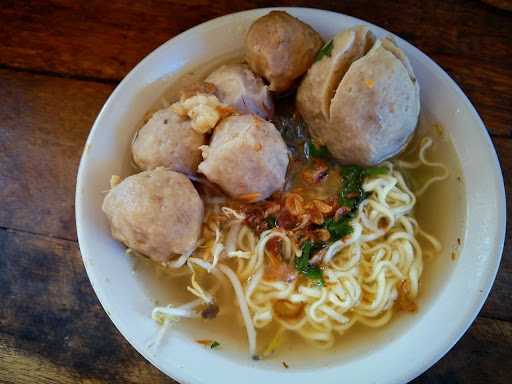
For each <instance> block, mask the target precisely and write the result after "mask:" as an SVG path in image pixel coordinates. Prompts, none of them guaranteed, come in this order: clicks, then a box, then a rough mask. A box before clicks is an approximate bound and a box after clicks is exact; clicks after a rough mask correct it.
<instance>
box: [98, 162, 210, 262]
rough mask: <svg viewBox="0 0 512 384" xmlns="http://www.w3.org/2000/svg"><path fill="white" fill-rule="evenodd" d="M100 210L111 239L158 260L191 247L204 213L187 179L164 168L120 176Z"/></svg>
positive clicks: (160, 260)
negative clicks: (118, 181)
mask: <svg viewBox="0 0 512 384" xmlns="http://www.w3.org/2000/svg"><path fill="white" fill-rule="evenodd" d="M103 211H104V212H105V214H106V215H107V217H108V219H109V221H110V228H111V230H112V236H113V237H114V238H115V239H117V240H119V241H121V242H123V243H124V244H125V245H126V246H127V247H129V248H132V249H134V250H135V251H138V252H140V253H142V254H144V255H146V256H148V257H149V258H151V259H153V260H155V261H159V262H163V261H168V260H169V259H170V258H171V257H173V256H174V255H176V254H182V253H184V252H186V251H188V250H191V249H192V248H193V247H194V246H195V244H196V242H197V240H198V238H199V235H200V233H201V226H202V222H203V214H204V208H203V202H202V201H201V198H200V197H199V194H198V193H197V191H196V189H195V188H194V186H193V185H192V183H191V182H190V180H189V179H188V178H187V177H186V176H184V175H182V174H181V173H177V172H173V171H171V170H168V169H165V168H157V169H154V170H151V171H144V172H141V173H138V174H136V175H133V176H130V177H127V178H126V179H124V180H123V181H122V182H121V183H119V184H118V185H116V186H115V187H113V188H112V189H111V190H110V192H109V193H108V194H107V196H106V197H105V200H104V201H103Z"/></svg>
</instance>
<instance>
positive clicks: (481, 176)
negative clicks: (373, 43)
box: [76, 8, 505, 383]
mask: <svg viewBox="0 0 512 384" xmlns="http://www.w3.org/2000/svg"><path fill="white" fill-rule="evenodd" d="M286 10H287V11H288V12H290V13H291V14H294V15H295V16H297V17H299V18H300V19H302V20H304V21H305V22H307V23H309V24H311V25H312V26H313V27H314V28H315V29H316V30H317V31H319V32H320V33H321V34H322V36H323V37H324V38H326V39H327V38H330V37H332V36H333V35H334V34H335V33H336V32H338V31H339V30H341V29H344V28H346V27H349V26H352V25H355V24H359V23H364V22H362V21H360V20H357V19H354V18H350V17H347V16H344V15H340V14H335V13H331V12H325V11H319V10H311V9H303V8H288V9H286ZM266 12H268V10H254V11H248V12H242V13H238V14H234V15H229V16H225V17H222V18H219V19H215V20H212V21H210V22H208V23H205V24H202V25H200V26H198V27H195V28H193V29H191V30H189V31H187V32H185V33H183V34H181V35H180V36H178V37H176V38H174V39H173V40H171V41H169V42H167V43H166V44H164V45H162V46H161V47H160V48H158V49H157V50H156V51H154V52H153V53H152V54H151V55H149V56H148V57H147V58H146V59H144V60H143V61H142V62H141V63H140V64H139V65H138V66H137V67H136V68H135V69H134V70H133V71H132V72H130V74H129V75H128V76H127V77H126V78H125V79H124V80H123V82H122V83H121V84H120V85H119V86H118V87H117V89H116V90H115V92H114V93H113V94H112V96H111V97H110V98H109V100H108V102H107V103H106V104H105V106H104V108H103V110H102V111H101V113H100V115H99V116H98V118H97V120H96V123H95V124H94V127H93V129H92V131H91V134H90V136H89V139H88V141H87V144H86V147H85V150H84V154H83V157H82V162H81V165H80V170H79V175H78V182H77V196H76V207H77V230H78V237H79V242H80V248H81V251H82V256H83V260H84V264H85V266H86V269H87V273H88V274H89V278H90V280H91V283H92V285H93V287H94V289H95V292H96V294H97V295H98V298H99V299H100V301H101V303H102V305H103V306H104V308H105V310H106V311H107V313H108V314H109V316H110V317H111V319H112V320H113V322H114V323H115V325H116V326H117V327H118V329H119V330H120V331H121V333H122V334H123V335H124V336H125V337H126V339H127V340H128V341H129V342H130V343H131V344H132V345H133V346H134V347H135V348H136V349H137V350H138V351H139V352H140V353H141V354H143V355H144V356H145V357H146V358H147V359H149V360H150V361H151V362H152V363H153V364H154V365H156V366H157V367H158V368H160V369H161V370H162V371H164V372H165V373H167V374H169V375H170V376H172V377H174V378H176V379H177V380H179V381H182V382H187V383H188V382H190V383H203V382H208V383H217V382H219V383H220V382H224V381H225V377H226V373H227V372H229V375H230V377H232V381H235V380H237V381H238V380H243V381H244V382H247V383H253V382H254V383H256V382H260V381H261V380H263V379H264V380H266V381H267V382H269V383H274V382H275V383H277V382H280V381H282V375H281V374H282V372H283V368H282V366H281V360H282V359H286V361H287V362H288V363H289V364H290V366H291V367H292V368H293V369H291V370H287V371H286V373H287V376H294V379H295V380H297V383H302V382H304V383H305V382H308V381H311V380H318V379H319V378H320V377H321V378H322V381H323V382H325V383H334V382H338V380H337V379H338V378H339V377H343V376H342V375H350V377H351V378H352V382H367V381H368V379H369V378H375V377H379V378H381V379H382V382H397V381H406V380H408V379H410V378H412V377H414V376H416V375H418V374H420V373H421V372H422V371H423V370H425V369H427V368H428V367H429V366H430V365H432V364H433V363H434V362H435V361H437V359H439V358H440V357H441V356H442V355H443V354H444V353H445V352H446V351H447V350H448V349H449V348H450V347H451V346H452V345H453V344H454V343H455V342H456V341H457V339H458V338H459V337H460V336H461V335H462V333H463V332H464V331H465V329H466V328H467V327H468V326H469V324H470V323H471V321H472V320H473V319H474V317H475V316H476V314H477V312H478V310H479V309H480V307H481V305H482V303H483V301H484V300H485V297H486V296H487V294H488V291H489V289H490V287H491V285H492V281H493V279H494V276H495V273H496V270H497V266H498V264H499V259H500V256H501V248H502V245H503V238H504V228H505V209H504V204H505V203H504V191H503V181H502V178H501V172H500V169H499V164H498V162H497V158H496V154H495V151H494V149H493V147H492V144H491V142H490V139H489V137H488V135H487V133H486V130H485V127H484V126H483V124H482V122H481V120H480V118H479V117H478V115H477V114H476V112H475V110H474V108H473V107H472V106H471V104H470V103H469V101H468V100H467V98H466V97H465V96H464V94H463V93H462V92H461V91H460V89H459V88H458V87H457V86H456V85H455V83H454V82H453V81H452V80H451V79H450V78H449V77H448V76H447V75H446V74H445V73H444V72H443V71H442V70H441V69H440V68H439V67H438V66H437V65H436V64H434V63H433V62H432V61H431V60H430V59H428V58H427V57H426V56H425V55H423V54H422V53H421V52H420V51H418V50H417V49H416V48H414V47H412V46H411V45H410V44H408V43H406V42H405V41H403V40H401V39H397V40H398V44H399V45H400V47H401V48H402V49H404V50H405V52H406V53H407V55H408V57H409V58H410V61H411V64H412V66H413V68H414V71H415V73H416V75H417V77H418V81H419V83H420V86H421V101H422V121H423V125H424V126H425V127H427V126H430V125H431V123H437V124H439V125H440V126H442V127H443V135H444V136H443V138H439V139H438V140H437V142H439V148H438V151H439V156H441V157H442V156H443V153H448V152H449V147H448V146H449V145H451V144H449V143H450V142H451V143H453V147H454V151H455V152H456V154H457V157H456V158H454V157H450V156H447V158H446V161H447V163H448V164H449V166H450V168H451V170H452V174H451V176H450V181H449V182H447V183H445V184H444V186H440V187H438V188H437V189H436V190H435V193H433V194H432V196H431V197H430V199H431V201H432V203H431V204H430V203H429V204H425V207H424V208H422V207H419V214H420V215H421V209H424V210H428V209H432V207H433V206H436V207H437V209H439V214H438V215H437V218H436V219H435V220H430V221H429V222H426V223H425V225H426V226H427V229H428V230H431V231H433V232H434V233H436V234H437V235H438V236H440V237H441V239H442V241H443V244H444V252H443V254H442V255H441V256H440V257H438V258H436V259H435V260H433V261H432V262H431V263H429V265H427V268H426V272H425V276H424V277H423V279H422V282H424V284H423V292H422V295H421V299H420V311H419V312H418V313H416V314H414V315H410V316H399V317H398V318H396V319H394V321H392V323H391V324H390V325H389V326H386V327H384V328H383V329H380V330H372V331H371V332H370V334H368V333H366V332H362V331H361V332H357V331H356V332H354V333H353V335H347V339H346V342H344V343H343V345H342V343H339V346H338V347H337V350H335V351H333V352H332V353H329V354H326V353H320V354H318V353H317V352H311V353H309V352H308V355H307V356H305V355H304V354H302V355H298V354H294V349H293V348H290V349H287V350H284V351H282V352H281V355H279V356H276V358H274V359H271V360H269V361H259V362H254V361H252V360H250V359H249V357H248V356H247V354H246V353H245V351H243V350H241V349H240V346H243V344H242V343H237V342H236V340H235V339H237V338H242V339H245V334H240V335H231V336H228V335H226V338H228V340H227V341H226V340H223V345H225V347H224V348H223V350H222V351H215V352H212V351H210V350H208V349H205V348H204V347H202V346H200V345H198V344H196V343H194V342H193V340H195V339H200V338H212V330H211V329H208V327H207V326H204V324H203V326H202V324H197V323H194V322H192V323H190V324H179V325H177V326H176V327H174V328H173V329H172V330H171V331H170V332H169V333H168V335H167V337H166V338H165V339H164V341H163V343H162V344H161V345H160V346H159V347H158V348H155V345H154V343H153V342H154V340H155V337H156V335H157V333H158V330H159V329H158V327H157V325H156V324H155V323H154V322H153V321H152V320H151V317H150V314H151V310H152V309H153V306H154V305H155V300H158V301H160V302H166V301H173V300H179V299H180V293H179V292H170V291H169V290H166V289H165V281H164V280H161V279H158V278H155V274H154V270H153V268H152V267H151V266H149V265H147V263H141V262H139V261H137V260H135V259H133V258H131V257H128V256H127V255H126V254H125V252H124V247H123V246H121V245H120V244H119V243H117V242H116V241H114V240H113V239H112V238H111V236H110V232H109V228H108V223H107V221H106V218H105V217H104V215H103V213H102V212H101V203H102V200H103V197H104V194H105V191H106V190H107V189H108V186H109V180H110V176H111V175H112V174H116V175H121V176H127V175H128V174H130V173H131V172H132V171H131V167H130V155H129V146H130V142H131V137H132V135H133V133H134V131H135V130H136V128H137V127H139V126H140V124H141V121H142V118H143V116H144V114H145V113H146V112H147V111H148V110H150V109H154V108H155V106H156V105H158V103H159V102H160V99H161V97H162V95H164V94H166V93H167V92H168V89H169V85H170V84H172V83H173V82H174V81H175V80H176V79H177V78H180V77H181V76H182V75H183V74H184V73H185V72H190V71H195V72H197V71H199V72H201V71H205V70H206V69H207V68H211V66H212V65H214V64H215V63H218V62H220V61H222V60H225V59H226V58H228V57H232V56H235V55H237V54H239V53H240V52H241V50H242V49H243V38H244V36H245V33H246V31H247V28H248V26H249V25H250V23H251V22H252V21H253V20H254V19H255V18H257V17H259V16H261V15H262V14H265V13H266ZM365 24H367V23H365ZM370 28H371V30H372V31H373V32H374V33H375V34H376V35H378V36H383V35H387V32H386V31H384V30H382V29H380V28H378V27H375V26H372V25H370ZM212 59H214V60H213V64H212ZM450 159H451V160H450ZM459 161H460V164H459ZM459 177H460V180H461V181H462V182H460V181H459V180H458V178H459ZM443 188H444V190H443ZM442 196H445V197H446V196H449V198H448V199H447V201H443V203H442V204H440V203H436V201H438V200H439V198H440V197H442ZM436 204H437V205H436ZM425 215H427V214H426V213H425ZM428 216H429V217H433V216H432V215H428ZM457 238H460V239H461V240H463V242H462V244H463V245H462V246H460V247H459V246H458V243H457ZM454 251H455V252H456V254H457V258H456V260H452V257H451V256H452V252H454ZM468 277H469V278H468ZM454 304H456V305H454ZM447 319H450V321H449V322H448V324H447ZM213 332H215V331H214V330H213ZM229 338H231V339H229ZM231 341H232V342H231ZM230 345H231V346H232V347H230ZM418 345H422V346H424V347H422V348H421V349H418V348H417V346H418ZM403 361H408V364H407V366H406V367H404V365H403ZM368 367H372V368H371V371H370V370H369V369H368ZM319 371H321V372H319ZM319 374H320V375H321V376H319Z"/></svg>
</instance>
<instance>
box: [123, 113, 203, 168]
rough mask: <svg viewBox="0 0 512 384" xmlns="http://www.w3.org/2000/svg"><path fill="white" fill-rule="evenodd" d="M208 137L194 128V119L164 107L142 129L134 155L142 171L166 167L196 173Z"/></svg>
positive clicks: (134, 144) (134, 142) (134, 145)
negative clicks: (201, 147)
mask: <svg viewBox="0 0 512 384" xmlns="http://www.w3.org/2000/svg"><path fill="white" fill-rule="evenodd" d="M205 142H206V136H205V135H204V134H202V133H200V132H197V131H196V130H194V129H192V122H191V120H190V119H189V118H187V117H186V116H180V115H178V114H177V113H176V112H175V111H173V109H172V108H165V109H162V110H160V111H158V112H156V113H155V114H153V116H152V117H151V118H150V119H149V121H148V122H147V123H146V124H145V125H144V126H143V127H142V128H141V129H140V130H139V131H138V133H137V135H136V136H135V138H134V140H133V143H132V157H133V161H134V162H135V164H136V165H137V166H138V167H139V168H140V169H142V170H149V169H155V168H157V167H166V168H170V169H172V170H174V171H178V172H183V173H188V174H192V173H195V171H196V170H197V165H198V164H199V162H200V161H201V150H200V149H199V147H200V146H201V145H203V144H204V143H205Z"/></svg>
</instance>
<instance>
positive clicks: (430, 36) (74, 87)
mask: <svg viewBox="0 0 512 384" xmlns="http://www.w3.org/2000/svg"><path fill="white" fill-rule="evenodd" d="M275 4H276V3H270V2H266V1H250V0H240V1H237V2H229V1H218V2H208V1H201V0H189V1H187V2H179V1H147V0H145V1H138V2H128V1H118V0H110V1H108V2H104V1H88V2H77V1H64V0H61V1H5V0H4V1H1V2H0V5H1V6H0V297H1V298H2V301H1V302H0V383H77V382H78V383H173V381H172V380H171V379H169V378H167V377H165V376H164V375H163V374H161V373H160V372H159V371H158V370H157V369H155V368H154V367H152V366H151V365H150V364H149V363H148V362H146V361H145V360H144V359H143V358H142V357H141V356H140V355H139V354H138V353H137V352H136V351H135V350H134V349H133V348H132V347H131V346H130V345H129V344H128V343H127V342H126V341H125V340H124V339H123V337H122V336H121V335H120V334H119V333H118V331H117V330H116V329H115V328H114V326H113V325H112V323H111V322H110V320H109V319H108V317H107V315H106V314H105V313H104V311H103V310H102V308H101V307H100V304H99V302H98V300H97V299H96V296H95V295H94V292H93V291H92V288H91V287H90V284H89V281H88V279H87V276H86V274H85V270H84V267H83V265H82V261H81V258H80V254H79V250H78V245H77V243H76V230H75V224H74V188H75V177H76V171H77V166H78V162H79V159H80V155H81V151H82V148H83V144H84V142H85V139H86V137H87V134H88V132H89V130H90V127H91V124H92V122H93V120H94V118H95V117H96V115H97V113H98V111H99V110H100V108H101V106H102V105H103V103H104V102H105V100H106V98H107V97H108V95H109V94H110V93H111V92H112V90H113V88H114V87H115V85H116V84H117V83H118V81H120V79H122V77H123V76H124V75H125V74H126V73H127V72H128V71H129V70H130V69H131V68H132V67H133V66H134V65H135V64H136V63H137V62H138V61H140V60H141V59H142V58H143V57H144V56H145V55H146V54H148V53H149V52H150V51H152V50H153V49H154V48H156V47H157V46H158V45H160V44H161V43H163V42H164V41H166V40H168V39H169V38H171V37H172V36H174V35H176V34H177V33H179V32H182V31H184V30H186V29H188V28H190V27H192V26H194V25H196V24H198V23H201V22H204V21H206V20H209V19H211V18H214V17H217V16H220V15H224V14H228V13H231V12H235V11H239V10H244V9H250V8H256V7H264V6H270V5H275ZM280 5H300V6H308V7H315V8H323V9H328V10H333V11H338V12H342V13H346V14H349V15H351V16H355V17H360V18H363V19H365V20H368V21H370V22H373V23H375V24H377V25H380V26H382V27H384V28H386V29H388V30H390V31H391V32H393V33H396V34H398V35H400V36H402V37H404V38H405V39H407V40H409V41H410V42H411V43H413V44H414V45H416V46H417V47H418V48H420V49H421V50H422V51H424V52H425V53H427V54H428V55H429V56H431V57H432V58H433V59H434V60H435V61H437V62H438V63H439V64H440V65H441V66H442V67H443V68H444V69H445V70H446V71H447V72H448V73H449V74H450V75H451V76H452V77H453V78H454V79H455V80H456V81H457V82H458V83H459V85H460V86H461V88H462V89H463V90H464V92H466V94H467V95H468V96H469V98H470V99H471V101H472V102H473V103H474V105H475V107H476V108H477V110H478V111H479V113H480V114H481V116H482V117H483V119H484V121H485V123H486V125H487V128H488V130H489V132H490V134H491V136H492V139H493V142H494V144H495V146H496V149H497V152H498V155H499V158H500V162H501V166H502V169H503V174H504V177H505V184H506V190H507V197H508V208H507V209H508V212H507V213H508V215H507V216H508V218H509V220H510V219H511V218H512V200H511V197H510V196H511V191H512V181H511V180H512V13H509V12H507V11H504V10H500V9H497V8H494V7H492V6H490V5H488V4H484V3H482V2H480V1H462V0H449V1H443V0H424V1H421V2H418V1H412V0H405V1H399V2H398V1H391V0H386V1H365V0H360V1H336V2H333V1H321V0H317V1H298V2H297V1H295V2H291V1H283V2H281V3H280ZM510 237H511V236H510V234H507V242H506V244H505V251H504V253H503V259H502V264H501V267H500V270H499V272H498V275H497V278H496V282H495V284H494V286H493V289H492V291H491V294H490V297H489V299H488V300H487V302H486V304H485V306H484V308H483V309H482V311H481V313H480V315H479V317H478V319H477V320H476V321H475V323H474V324H473V325H472V326H471V328H470V329H469V330H468V332H467V333H466V335H465V336H464V337H463V338H462V339H461V341H460V342H459V343H457V344H456V345H455V347H454V348H453V349H452V350H451V351H450V352H449V353H448V354H447V355H446V356H445V357H444V358H442V359H441V360H440V361H439V362H438V363H437V364H436V365H434V366H433V367H432V368H431V369H429V370H428V371H427V372H425V373H424V374H423V375H421V376H420V377H419V378H417V379H416V380H414V383H484V382H485V383H511V382H512V369H511V368H512V366H511V362H512V241H511V240H510Z"/></svg>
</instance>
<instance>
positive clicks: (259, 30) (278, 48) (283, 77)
mask: <svg viewBox="0 0 512 384" xmlns="http://www.w3.org/2000/svg"><path fill="white" fill-rule="evenodd" d="M322 44H323V42H322V38H321V37H320V35H319V34H318V33H317V32H316V31H315V30H314V29H313V28H311V27H310V26H309V25H308V24H305V23H303V22H302V21H300V20H299V19H297V18H295V17H292V16H290V15H289V14H288V13H286V12H283V11H272V12H270V13H268V14H267V15H265V16H263V17H260V18H259V19H258V20H256V21H255V22H254V23H253V24H252V25H251V27H250V29H249V32H248V33H247V38H246V44H245V45H246V51H247V62H248V63H249V66H250V67H251V69H252V70H253V71H254V72H255V73H257V74H258V75H260V76H263V77H264V78H265V79H266V80H267V81H268V82H269V83H270V86H269V88H270V90H271V91H274V92H285V91H287V90H289V89H290V88H291V87H292V86H293V85H294V83H295V80H297V79H298V78H299V77H300V76H302V75H303V74H304V73H305V72H306V71H307V70H308V68H309V67H310V66H311V64H312V63H313V61H314V60H315V56H316V54H317V52H318V50H319V49H320V48H321V47H322Z"/></svg>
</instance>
